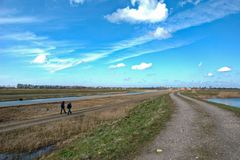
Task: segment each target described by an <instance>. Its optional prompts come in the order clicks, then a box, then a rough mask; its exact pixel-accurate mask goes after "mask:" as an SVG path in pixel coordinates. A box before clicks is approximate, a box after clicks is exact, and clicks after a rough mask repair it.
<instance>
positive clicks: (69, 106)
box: [60, 101, 72, 115]
mask: <svg viewBox="0 0 240 160" xmlns="http://www.w3.org/2000/svg"><path fill="white" fill-rule="evenodd" d="M67 109H68V112H66V110H65V101H62V103H61V112H60V114H62V112H64V113H65V114H66V113H67V114H68V115H70V114H72V111H71V109H72V104H71V102H69V103H68V105H67Z"/></svg>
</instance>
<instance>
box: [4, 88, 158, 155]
mask: <svg viewBox="0 0 240 160" xmlns="http://www.w3.org/2000/svg"><path fill="white" fill-rule="evenodd" d="M158 95H159V93H156V94H149V95H137V96H136V95H135V96H125V97H114V98H104V99H96V100H91V101H90V100H86V101H79V102H74V106H75V108H74V110H77V109H78V108H80V107H83V106H84V107H87V106H94V105H109V106H110V107H111V108H105V109H104V110H100V111H94V112H91V113H88V114H85V115H84V116H78V117H73V118H68V119H64V120H60V121H54V122H50V123H47V124H42V125H37V126H33V127H28V128H25V129H17V130H14V131H9V132H5V133H1V134H0V152H23V151H33V150H36V149H38V148H40V147H45V146H48V145H50V144H58V145H57V146H59V145H60V146H61V145H62V144H64V143H68V142H70V141H72V140H74V139H75V138H76V137H79V136H84V134H85V133H87V132H88V131H91V130H92V129H94V128H95V127H96V126H98V125H99V124H102V123H106V122H107V121H109V120H110V121H111V120H113V119H118V118H120V117H124V116H125V115H126V114H127V112H128V111H129V109H131V108H133V107H134V106H135V105H136V104H138V103H141V102H142V101H144V100H146V99H149V98H151V97H156V96H158ZM32 107H33V108H35V109H36V110H41V111H42V113H45V115H46V112H47V111H46V108H48V106H47V105H43V106H41V108H39V106H32ZM33 108H31V107H27V106H25V107H20V108H14V109H16V110H17V113H15V112H13V113H11V114H10V115H16V116H17V117H14V118H13V119H14V120H16V119H21V118H22V117H20V116H19V114H20V115H26V114H27V113H28V112H29V113H31V114H32V113H35V112H36V111H34V109H33ZM14 109H10V111H14ZM21 110H23V112H21ZM49 110H50V112H51V113H58V112H59V108H54V107H52V106H50V107H49ZM8 112H9V111H8ZM36 113H37V114H39V112H36ZM34 116H35V115H32V116H31V115H30V116H27V117H25V118H27V119H28V118H30V117H34ZM11 121H12V120H11Z"/></svg>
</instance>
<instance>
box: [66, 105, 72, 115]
mask: <svg viewBox="0 0 240 160" xmlns="http://www.w3.org/2000/svg"><path fill="white" fill-rule="evenodd" d="M67 109H68V113H67V114H68V115H69V114H72V111H71V109H72V104H71V103H68V105H67Z"/></svg>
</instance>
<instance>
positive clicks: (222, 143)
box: [136, 94, 240, 160]
mask: <svg viewBox="0 0 240 160" xmlns="http://www.w3.org/2000/svg"><path fill="white" fill-rule="evenodd" d="M171 98H172V99H173V101H174V103H175V104H176V108H177V109H176V112H175V113H174V114H173V116H172V119H171V120H170V121H169V122H168V123H167V126H166V129H165V130H163V131H162V132H161V133H160V135H159V136H158V137H156V139H155V140H154V142H152V143H151V144H149V145H148V146H146V148H144V149H143V151H142V154H141V155H139V156H138V157H136V159H138V160H146V159H147V160H159V159H162V160H170V159H171V160H174V159H177V160H186V159H204V160H206V159H209V160H213V159H216V160H221V159H222V160H239V157H240V118H239V117H237V116H235V115H234V114H233V113H232V112H229V111H226V110H222V109H220V108H218V107H216V106H213V105H210V104H208V103H205V102H202V101H199V100H196V99H193V98H189V97H186V96H183V95H175V94H171ZM157 149H161V150H162V152H160V153H157V152H156V150H157Z"/></svg>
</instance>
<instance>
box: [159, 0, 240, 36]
mask: <svg viewBox="0 0 240 160" xmlns="http://www.w3.org/2000/svg"><path fill="white" fill-rule="evenodd" d="M239 11H240V1H239V0H229V1H226V0H217V1H216V0H209V1H206V2H204V3H201V4H199V5H197V6H195V7H194V8H191V9H188V10H185V11H182V12H179V13H177V14H175V15H173V16H171V17H169V18H168V19H167V20H166V23H165V24H164V25H163V26H164V27H165V28H167V29H168V31H169V32H171V33H172V32H176V31H179V30H182V29H186V28H189V27H193V26H198V25H202V24H204V23H209V22H212V21H215V20H217V19H220V18H223V17H225V16H228V15H230V14H234V13H237V12H239Z"/></svg>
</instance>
